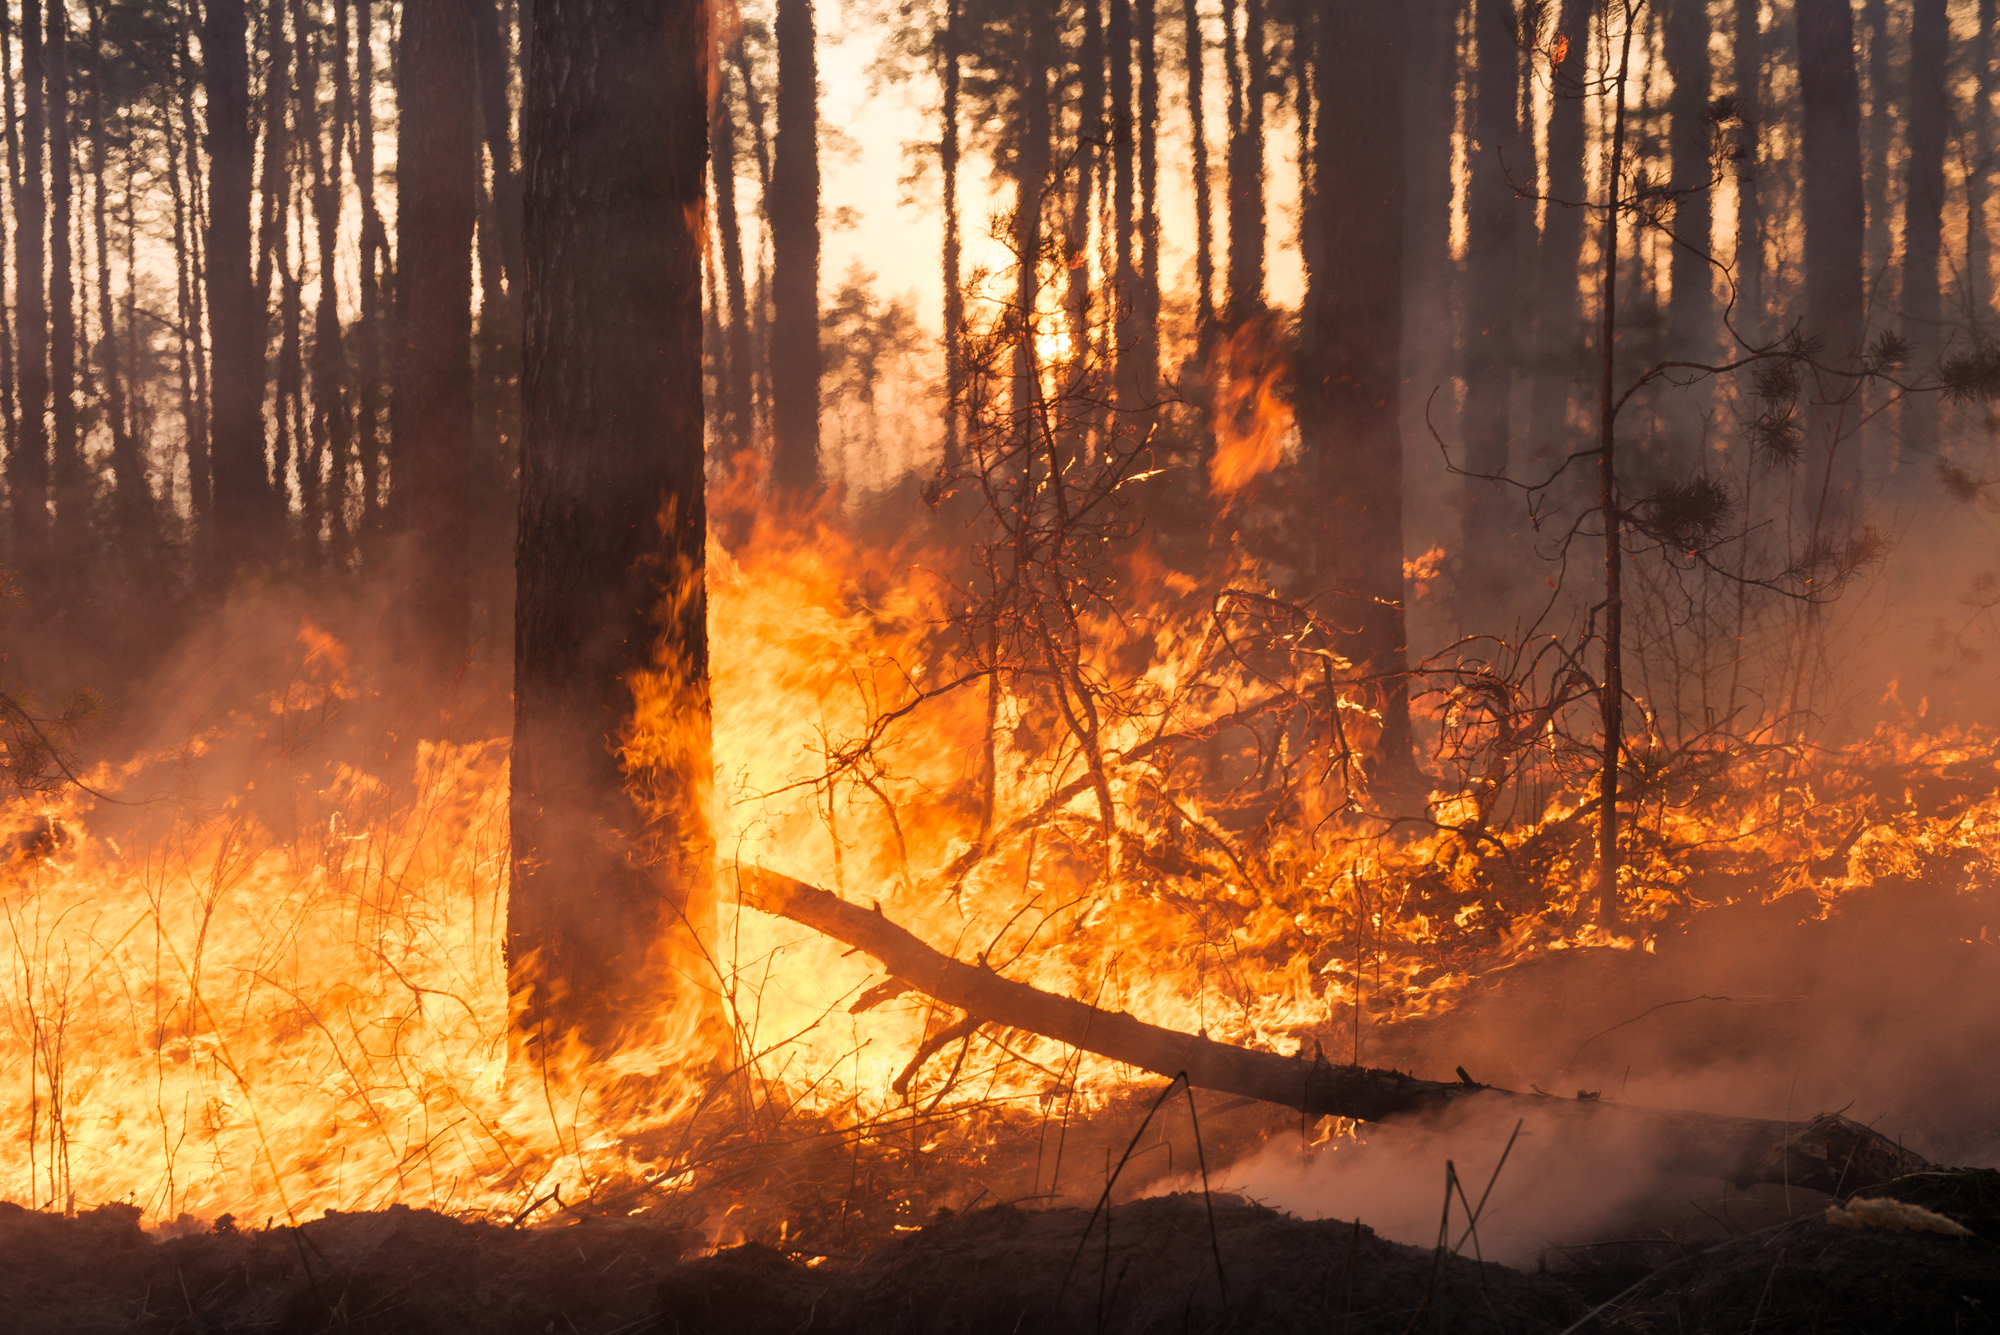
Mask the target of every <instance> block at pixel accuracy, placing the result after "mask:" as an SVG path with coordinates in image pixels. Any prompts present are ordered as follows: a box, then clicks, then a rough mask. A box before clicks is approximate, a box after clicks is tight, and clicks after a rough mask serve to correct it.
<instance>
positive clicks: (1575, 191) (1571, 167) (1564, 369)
mask: <svg viewBox="0 0 2000 1335" xmlns="http://www.w3.org/2000/svg"><path fill="white" fill-rule="evenodd" d="M1681 2H1682V3H1686V0H1681ZM1593 10H1594V5H1593V3H1592V0H1563V7H1562V10H1561V12H1560V15H1559V17H1558V19H1557V23H1556V31H1557V33H1558V35H1559V38H1560V39H1561V40H1562V42H1563V47H1562V53H1563V54H1562V59H1561V60H1559V61H1557V62H1556V63H1555V65H1554V67H1553V69H1552V70H1551V72H1550V86H1549V92H1550V101H1549V130H1548V164H1549V167H1548V181H1549V184H1548V192H1549V200H1550V203H1549V206H1548V214H1547V221H1546V222H1545V223H1544V224H1543V226H1542V238H1541V244H1540V246H1539V248H1538V250H1537V253H1536V256H1535V264H1536V272H1537V274H1538V275H1539V277H1538V279H1537V281H1536V283H1535V288H1536V296H1537V301H1536V304H1535V349H1536V354H1537V355H1536V363H1537V365H1536V368H1535V371H1536V374H1535V380H1534V386H1533V388H1532V390H1531V391H1530V395H1529V404H1528V436H1529V439H1530V440H1531V441H1533V443H1534V451H1535V457H1536V459H1537V460H1538V461H1542V462H1546V461H1548V460H1551V459H1557V458H1561V457H1562V456H1563V455H1565V454H1568V453H1569V451H1570V449H1571V445H1570V443H1569V441H1568V440H1567V439H1565V437H1566V435H1567V427H1568V425H1569V411H1570V403H1571V400H1572V398H1573V396H1574V392H1575V390H1576V389H1577V386H1578V382H1579V380H1581V379H1582V374H1581V373H1582V370H1583V368H1582V366H1581V365H1580V361H1581V358H1580V355H1579V354H1580V353H1581V352H1582V351H1583V347H1584V341H1585V340H1584V328H1583V312H1582V305H1581V302H1580V300H1579V295H1580V291H1581V289H1582V286H1583V284H1582V282H1581V278H1582V272H1583V226H1584V220H1585V218H1586V216H1587V211H1586V210H1584V209H1582V208H1578V207H1575V206H1576V205H1578V204H1580V203H1581V202H1582V201H1583V199H1584V197H1585V196H1584V189H1585V185H1584V159H1585V156H1586V154H1587V152H1588V143H1587V138H1588V136H1587V135H1586V132H1585V127H1584V107H1585V104H1586V103H1587V101H1588V100H1589V96H1590V89H1589V88H1588V87H1587V86H1586V84H1585V79H1586V77H1587V75H1586V62H1587V61H1588V59H1589V56H1590V27H1591V23H1590V16H1591V14H1592V12H1593ZM1559 201H1560V202H1559ZM1674 290H1675V291H1676V292H1678V291H1680V289H1679V287H1678V286H1677V287H1676V288H1675V289H1674Z"/></svg>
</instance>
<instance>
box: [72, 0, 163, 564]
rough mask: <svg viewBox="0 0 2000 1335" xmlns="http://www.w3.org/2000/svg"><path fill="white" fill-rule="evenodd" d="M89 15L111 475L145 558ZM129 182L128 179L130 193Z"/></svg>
mask: <svg viewBox="0 0 2000 1335" xmlns="http://www.w3.org/2000/svg"><path fill="white" fill-rule="evenodd" d="M87 12H88V14H89V16H90V175H91V179H92V180H93V181H94V182H95V186H96V190H95V194H94V195H93V197H92V200H91V217H92V226H93V231H94V232H95V235H96V239H97V311H98V323H99V324H100V325H102V326H103V329H102V337H101V338H100V339H99V341H98V345H97V349H98V364H99V366H100V367H101V368H102V373H103V376H104V408H105V417H106V419H107V424H108V425H109V427H110V428H111V476H112V480H113V482H114V484H115V486H116V493H115V503H116V506H117V513H118V533H119V538H120V541H121V544H122V546H123V554H124V556H125V558H126V559H127V560H144V559H145V558H146V556H147V554H148V552H149V550H150V547H151V537H152V529H153V493H152V489H151V487H150V485H149V484H148V483H147V481H146V461H145V459H144V458H143V457H141V455H140V453H139V443H138V441H136V440H135V439H133V436H132V424H131V421H130V419H129V417H128V414H127V410H126V403H125V376H124V369H123V368H122V367H121V366H120V365H119V356H118V320H117V316H116V312H115V310H114V308H113V302H112V296H111V247H110V241H109V228H108V220H107V217H106V214H107V207H108V206H107V205H106V203H105V192H106V190H107V186H106V180H107V178H108V177H109V176H110V175H111V172H110V169H109V165H108V163H107V160H106V150H107V148H108V145H107V143H106V138H105V130H104V14H103V6H102V3H101V0H89V6H88V10H87ZM130 192H131V182H130V181H129V180H128V181H127V182H126V193H127V195H128V196H129V195H130Z"/></svg>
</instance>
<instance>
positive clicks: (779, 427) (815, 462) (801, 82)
mask: <svg viewBox="0 0 2000 1335" xmlns="http://www.w3.org/2000/svg"><path fill="white" fill-rule="evenodd" d="M776 29H777V34H776V35H777V40H778V143H777V151H776V154H775V156H774V158H773V161H772V163H771V195H770V199H769V202H768V204H767V206H766V207H767V209H768V210H769V216H770V223H771V299H772V314H771V476H772V479H773V480H774V481H775V482H776V483H777V485H778V486H780V487H782V488H784V489H785V490H787V491H790V492H792V493H793V494H795V495H809V494H811V493H812V492H814V491H816V490H817V489H818V487H819V485H820V480H821V479H820V458H819V378H820V361H821V357H820V347H819V89H818V79H819V60H818V56H817V54H816V53H815V51H814V49H813V44H814V40H815V28H814V24H813V0H778V13H777V24H776Z"/></svg>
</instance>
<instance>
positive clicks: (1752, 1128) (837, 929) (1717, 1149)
mask: <svg viewBox="0 0 2000 1335" xmlns="http://www.w3.org/2000/svg"><path fill="white" fill-rule="evenodd" d="M735 874H736V876H737V881H738V893H739V895H740V897H741V899H742V902H743V903H744V904H745V905H747V906H749V907H751V908H754V909H757V910H758V911H760V912H763V913H769V914H773V915H775V916H778V917H782V918H786V919H789V920H790V921H792V922H796V923H799V924H800V925H802V926H805V927H810V928H811V929H813V930H814V931H816V932H820V933H823V934H825V935H827V936H830V937H832V938H833V939H834V940H836V941H839V942H842V943H843V944H845V945H849V946H852V947H854V948H855V949H856V950H860V951H862V952H864V953H866V954H868V955H870V956H872V957H873V958H874V959H876V960H878V961H880V962H881V964H882V965H883V967H884V968H886V969H887V970H888V971H889V973H890V975H891V976H892V977H893V978H895V979H897V980H899V981H901V982H904V983H907V984H909V985H910V986H911V987H912V988H914V989H916V990H917V991H919V992H922V993H924V994H925V995H926V996H930V997H933V998H935V999H937V1000H938V1001H942V1002H944V1003H945V1004H946V1005H949V1006H955V1007H957V1008H958V1009H960V1010H962V1011H964V1012H965V1013H966V1016H967V1018H968V1020H977V1021H980V1022H983V1023H986V1024H992V1025H995V1026H999V1027H1003V1028H1010V1029H1018V1030H1023V1031H1026V1032H1028V1033H1032V1034H1039V1035H1041V1036H1042V1037H1044V1038H1051V1039H1054V1040H1055V1041H1057V1042H1059V1043H1066V1044H1068V1045H1070V1046H1071V1047H1075V1048H1080V1049H1082V1050H1083V1051H1085V1052H1091V1053H1095V1054H1096V1055H1098V1056H1100V1057H1106V1058H1109V1059H1110V1060H1112V1061H1115V1062H1121V1063H1123V1064H1125V1065H1127V1066H1133V1067H1137V1068H1138V1069H1140V1070H1143V1071H1151V1072H1153V1073H1154V1074H1156V1075H1162V1076H1174V1075H1185V1076H1186V1077H1187V1082H1188V1084H1190V1085H1191V1086H1193V1087H1195V1088H1197V1089H1212V1090H1217V1091H1219V1092H1222V1093H1227V1094H1235V1095H1238V1096H1240V1097H1243V1098H1252V1099H1257V1100H1260V1101H1262V1102H1265V1103H1275V1104H1280V1105H1282V1106H1284V1107H1288V1108H1296V1109H1298V1110H1299V1111H1300V1112H1301V1113H1303V1114H1304V1115H1305V1116H1307V1117H1313V1118H1318V1117H1351V1118H1356V1119H1358V1120H1361V1121H1367V1122H1387V1121H1405V1120H1407V1121H1424V1120H1428V1119H1433V1118H1438V1117H1443V1116H1447V1115H1454V1114H1455V1115H1458V1116H1465V1117H1485V1118H1490V1119H1491V1120H1492V1122H1493V1123H1494V1124H1495V1125H1496V1126H1505V1125H1506V1124H1507V1122H1508V1121H1510V1120H1512V1119H1515V1118H1525V1119H1530V1120H1531V1121H1532V1122H1533V1123H1534V1125H1535V1126H1536V1127H1537V1129H1544V1128H1546V1129H1547V1130H1550V1131H1553V1132H1554V1133H1556V1134H1560V1135H1566V1136H1577V1137H1583V1136H1586V1135H1589V1134H1591V1133H1593V1132H1597V1133H1606V1134H1614V1135H1618V1136H1621V1137H1624V1138H1627V1140H1628V1141H1629V1142H1630V1143H1633V1144H1636V1145H1640V1146H1644V1147H1645V1149H1646V1151H1647V1153H1648V1154H1649V1156H1650V1157H1651V1159H1652V1161H1653V1166H1654V1167H1657V1168H1659V1169H1662V1170H1668V1171H1679V1172H1683V1173H1687V1174H1690V1175H1699V1176H1706V1177H1720V1178H1724V1179H1726V1180H1728V1181H1730V1182H1732V1183H1735V1184H1737V1185H1739V1186H1747V1185H1749V1184H1751V1183H1754V1182H1784V1183H1788V1184H1790V1185H1791V1186H1795V1187H1805V1188H1809V1189H1811V1190H1815V1191H1824V1192H1827V1193H1829V1194H1840V1193H1844V1192H1851V1191H1855V1190H1857V1189H1859V1188H1862V1187H1868V1186H1874V1185H1876V1184H1877V1183H1881V1182H1886V1181H1889V1180H1891V1179H1892V1178H1897V1177H1901V1176H1903V1175H1905V1174H1907V1173H1913V1172H1922V1171H1924V1170H1925V1169H1926V1168H1929V1167H1931V1165H1930V1164H1928V1163H1927V1162H1925V1160H1924V1159H1922V1158H1921V1157H1920V1156H1918V1155H1916V1154H1913V1153H1911V1152H1909V1151H1907V1150H1904V1149H1902V1148H1901V1147H1900V1146H1898V1145H1897V1144H1896V1143H1895V1142H1894V1141H1891V1140H1889V1139H1888V1138H1887V1137H1885V1136H1883V1135H1881V1134H1879V1133H1878V1132H1875V1131H1872V1130H1870V1129H1869V1128H1867V1127H1865V1126H1862V1125H1861V1124H1860V1123H1858V1122H1853V1121H1849V1120H1848V1119H1847V1118H1845V1117H1842V1116H1840V1115H1839V1114H1837V1113H1831V1114H1824V1115H1821V1116H1819V1117H1816V1118H1813V1119H1811V1120H1810V1121H1803V1122H1774V1121H1766V1120H1762V1119H1759V1118H1754V1117H1729V1116H1724V1115H1721V1114H1716V1113H1699V1112H1672V1111H1667V1110H1664V1109H1656V1108H1640V1107H1633V1106H1629V1105H1625V1104H1618V1103H1607V1102H1604V1101H1602V1100H1599V1099H1595V1098H1577V1099H1564V1098H1555V1097H1549V1096H1543V1095H1527V1094H1516V1093H1513V1092H1512V1091H1509V1090H1504V1089H1495V1088H1493V1087H1491V1086H1488V1085H1481V1084H1476V1083H1474V1082H1472V1081H1471V1080H1469V1079H1461V1080H1460V1081H1459V1082H1458V1083H1456V1084H1452V1083H1445V1082H1441V1081H1435V1080H1419V1079H1417V1078H1415V1077H1413V1076H1409V1075H1405V1074H1403V1073H1402V1072H1400V1071H1385V1070H1375V1069H1371V1068H1367V1067H1361V1066H1334V1065H1331V1064H1329V1063H1327V1062H1326V1061H1324V1060H1319V1059H1315V1060H1305V1059H1304V1058H1303V1057H1302V1056H1301V1057H1281V1056H1279V1055H1278V1054H1277V1053H1274V1052H1257V1051H1253V1050H1251V1049H1248V1048H1239V1047H1236V1046H1234V1045H1232V1044H1228V1043H1220V1042H1217V1041H1215V1040H1214V1039H1211V1038H1207V1037H1205V1036H1196V1035H1193V1034H1184V1033H1181V1032H1179V1031H1177V1030H1173V1029H1165V1028H1162V1027H1160V1026H1159V1025H1154V1024H1147V1023H1146V1022H1145V1021H1143V1020H1139V1019H1136V1018H1134V1017H1133V1016H1131V1015H1127V1014H1125V1013H1124V1012H1122V1011H1119V1012H1111V1011H1104V1010H1100V1009H1098V1008H1097V1007H1095V1006H1091V1005H1088V1004H1086V1003H1084V1002H1081V1001H1076V1000H1073V999H1071V998H1069V997H1061V996H1056V995H1054V994H1052V993H1048V992H1042V991H1039V990H1037V989H1036V988H1033V987H1030V986H1028V985H1027V984H1025V983H1018V982H1015V981H1013V980H1012V979H1010V978H1004V977H1002V976H1001V975H1000V974H998V973H995V972H994V971H993V970H992V969H990V968H988V967H987V966H986V965H985V963H984V962H983V961H982V962H981V963H978V964H966V963H964V962H962V961H959V960H955V959H952V958H951V957H950V956H948V955H944V954H942V953H940V952H938V951H936V950H933V949H932V948H931V947H930V946H928V945H926V944H925V943H924V942H923V941H921V940H919V939H918V938H916V937H915V936H912V935H911V934H910V933H908V932H906V931H904V930H903V929H902V928H900V927H898V926H896V925H895V924H894V923H892V922H890V921H889V920H888V919H887V918H885V917H884V916H883V915H882V913H881V910H880V909H879V908H878V909H874V910H870V909H865V908H862V907H861V906H860V905H858V904H850V903H848V902H847V901H846V900H843V899H840V898H838V897H836V896H834V895H832V894H829V893H828V892H826V891H825V890H821V889H818V888H817V887H814V886H810V885H806V884H804V883H803V882H800V881H794V880H792V879H791V878H790V877H786V876H780V875H778V874H776V873H774V872H768V871H763V870H761V869H753V868H749V867H739V868H737V869H736V871H735Z"/></svg>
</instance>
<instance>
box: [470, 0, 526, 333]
mask: <svg viewBox="0 0 2000 1335" xmlns="http://www.w3.org/2000/svg"><path fill="white" fill-rule="evenodd" d="M522 3H532V0H522ZM473 22H474V23H475V24H476V25H477V38H478V43H479V105H480V128H481V129H482V130H483V131H484V132H485V136H486V157H487V161H488V162H489V163H490V164H491V166H492V171H493V239H494V240H495V241H496V242H497V243H498V247H497V249H498V256H497V258H498V259H499V261H500V269H501V274H502V277H504V279H505V280H506V291H507V295H508V297H509V299H510V300H512V299H513V298H514V297H515V296H516V295H517V292H518V289H519V286H520V282H521V173H520V170H519V168H518V167H517V166H516V164H515V162H514V132H513V113H512V112H511V111H510V110H509V108H508V101H507V90H508V85H509V84H510V83H511V82H512V71H513V65H512V62H511V61H510V60H509V58H508V54H507V26H508V25H507V24H506V23H505V22H504V20H503V17H502V14H501V6H500V4H499V3H498V0H477V3H476V4H475V5H474V6H473ZM516 304H518V303H516ZM516 314H517V315H518V311H517V312H516Z"/></svg>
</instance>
